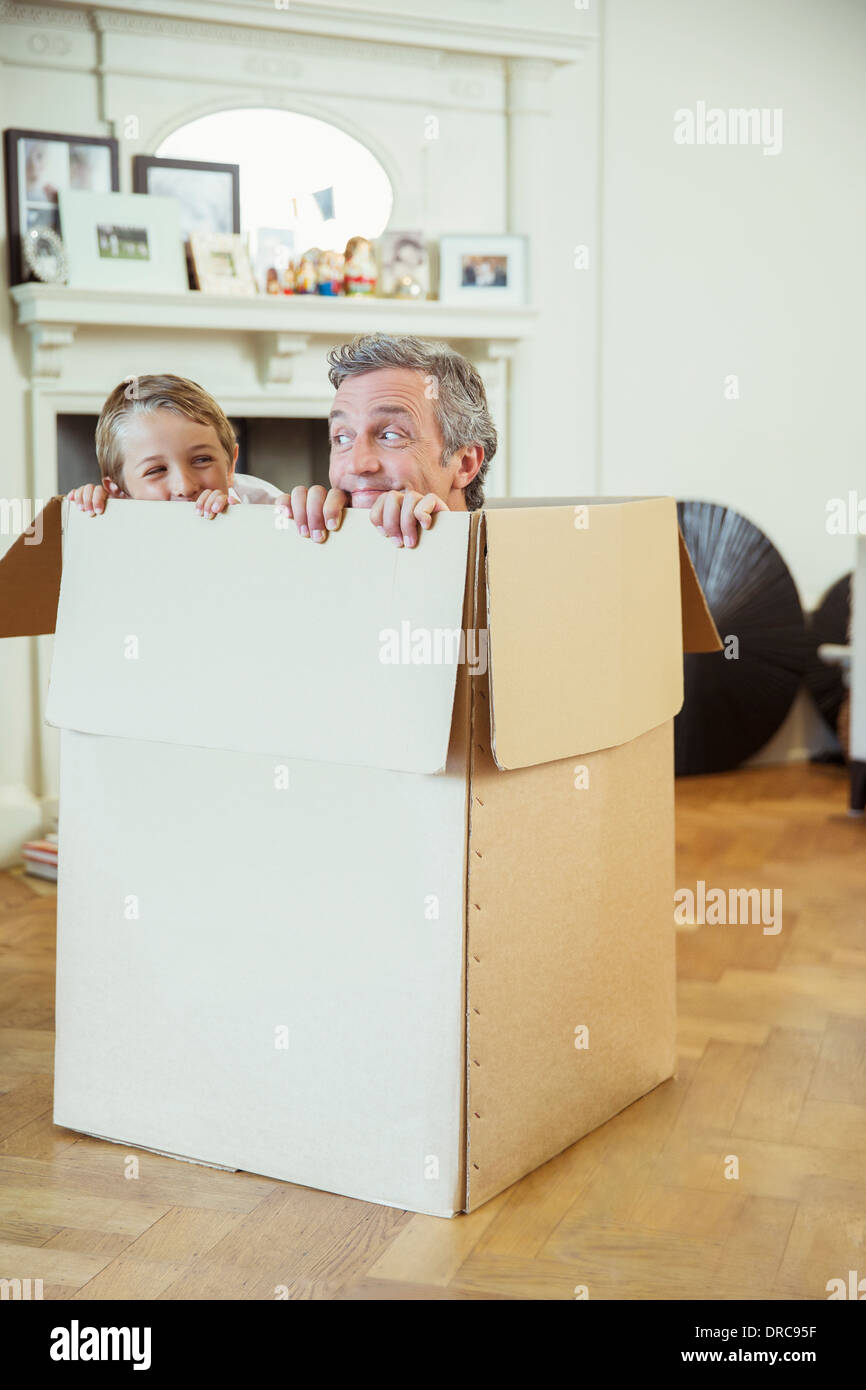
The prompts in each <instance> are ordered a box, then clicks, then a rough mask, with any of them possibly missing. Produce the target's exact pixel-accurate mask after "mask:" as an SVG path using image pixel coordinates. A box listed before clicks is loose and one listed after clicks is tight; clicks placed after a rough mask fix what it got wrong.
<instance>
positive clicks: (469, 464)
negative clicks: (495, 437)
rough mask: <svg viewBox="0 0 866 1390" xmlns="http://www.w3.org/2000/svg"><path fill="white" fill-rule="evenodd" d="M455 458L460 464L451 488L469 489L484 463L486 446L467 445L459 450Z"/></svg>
mask: <svg viewBox="0 0 866 1390" xmlns="http://www.w3.org/2000/svg"><path fill="white" fill-rule="evenodd" d="M455 458H458V459H459V460H460V462H459V465H458V468H457V472H456V473H455V475H454V481H453V482H452V484H451V486H452V487H468V486H469V484H470V483H471V482H472V479H473V478H474V477H475V476H476V475H477V473H478V470H479V468H480V467H481V465H482V463H483V462H484V445H483V444H466V445H465V446H464V447H463V448H462V449H458V451H457V453H456V455H455Z"/></svg>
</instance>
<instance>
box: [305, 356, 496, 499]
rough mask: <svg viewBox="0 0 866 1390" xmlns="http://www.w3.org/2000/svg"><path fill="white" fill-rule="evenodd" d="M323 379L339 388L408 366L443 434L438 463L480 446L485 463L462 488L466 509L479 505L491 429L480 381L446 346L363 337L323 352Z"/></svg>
mask: <svg viewBox="0 0 866 1390" xmlns="http://www.w3.org/2000/svg"><path fill="white" fill-rule="evenodd" d="M328 363H329V371H328V377H329V379H330V382H331V385H332V386H334V387H338V386H339V385H340V383H341V382H343V381H345V380H346V377H348V376H361V375H362V374H363V373H364V372H375V371H378V370H379V369H380V368H381V367H410V368H411V369H412V370H413V371H416V372H420V373H421V374H422V375H423V376H424V377H425V378H427V387H428V390H429V397H430V399H431V400H432V401H433V409H434V411H435V412H436V418H437V420H438V422H439V428H440V429H441V431H442V442H443V449H442V463H443V464H446V463H447V462H448V460H449V459H450V458H451V456H452V454H454V453H456V452H457V450H458V449H462V448H465V446H466V445H468V444H480V445H481V447H482V448H483V450H484V462H483V463H482V465H481V467H480V468H479V470H478V472H477V473H476V475H475V477H474V478H473V479H472V482H471V483H470V484H469V486H468V487H467V488H465V489H464V496H465V498H466V506H467V509H468V510H469V511H470V512H474V511H476V510H477V509H478V507H481V506H483V505H484V478H485V475H486V473H487V470H488V469H489V467H490V460H491V459H492V458H493V455H494V454H495V453H496V426H495V425H494V423H493V420H492V418H491V415H490V410H489V409H488V406H487V394H486V392H485V390H484V382H483V381H482V380H481V377H480V376H479V374H478V372H477V371H476V370H475V368H474V367H473V365H472V363H471V362H467V360H466V358H465V357H462V356H461V355H460V353H459V352H455V351H454V349H453V348H452V347H449V346H448V344H447V343H430V342H425V341H424V340H423V339H421V338H413V337H410V336H409V335H402V336H400V337H392V336H391V335H389V334H387V333H365V334H364V335H363V336H361V337H358V338H353V339H352V341H351V343H344V344H343V346H342V347H338V348H333V349H332V350H331V352H329V353H328Z"/></svg>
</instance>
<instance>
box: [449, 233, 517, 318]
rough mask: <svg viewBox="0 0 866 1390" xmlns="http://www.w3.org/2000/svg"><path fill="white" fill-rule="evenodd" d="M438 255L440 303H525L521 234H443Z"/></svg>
mask: <svg viewBox="0 0 866 1390" xmlns="http://www.w3.org/2000/svg"><path fill="white" fill-rule="evenodd" d="M439 255H440V267H439V298H440V300H442V302H443V303H445V304H470V303H471V304H481V303H484V304H494V303H495V304H525V303H526V238H525V237H522V236H479V235H477V234H476V235H471V236H443V237H442V238H441V239H440V243H439Z"/></svg>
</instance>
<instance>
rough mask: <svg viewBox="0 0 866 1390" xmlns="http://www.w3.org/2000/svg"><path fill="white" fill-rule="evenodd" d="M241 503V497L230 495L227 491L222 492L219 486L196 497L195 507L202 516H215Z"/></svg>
mask: <svg viewBox="0 0 866 1390" xmlns="http://www.w3.org/2000/svg"><path fill="white" fill-rule="evenodd" d="M239 505H240V501H239V498H237V497H229V496H228V495H227V494H226V493H225V492H220V491H219V489H218V488H214V487H211V488H208V489H207V491H206V492H200V493H199V495H198V497H197V498H196V499H195V509H196V511H197V512H198V513H199V515H200V516H206V517H214V516H219V514H220V512H224V511H225V510H226V508H228V507H237V506H239Z"/></svg>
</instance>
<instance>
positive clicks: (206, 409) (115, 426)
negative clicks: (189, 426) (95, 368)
mask: <svg viewBox="0 0 866 1390" xmlns="http://www.w3.org/2000/svg"><path fill="white" fill-rule="evenodd" d="M150 410H173V411H174V412H175V414H176V415H185V416H186V417H187V419H188V420H195V421H196V423H197V424H199V425H211V426H212V427H213V429H214V430H215V431H216V436H217V439H218V440H219V442H220V447H221V448H222V449H223V451H224V453H225V456H226V458H227V459H228V462H229V465H231V463H232V460H233V459H234V453H235V444H236V443H237V440H236V439H235V432H234V430H233V429H232V425H231V421H230V420H229V418H228V416H227V415H226V413H225V411H224V410H223V409H222V407H221V406H220V405H219V404H218V402H217V401H215V400H214V398H213V396H211V395H210V394H209V393H208V392H207V391H205V390H204V388H203V387H201V386H199V385H198V384H197V383H196V382H195V381H187V380H186V378H185V377H182V376H132V377H127V378H126V380H125V381H122V382H121V383H120V385H119V386H115V388H114V390H113V391H112V393H111V395H110V396H109V397H108V400H107V401H106V402H105V405H104V406H103V407H102V414H101V415H100V417H99V421H98V423H97V426H96V458H97V461H98V463H99V472H100V476H101V477H108V478H111V479H112V480H113V481H114V482H115V483H117V484H118V486H122V485H123V482H122V477H121V474H122V472H123V432H124V422H125V421H126V420H127V419H128V417H129V416H130V415H136V414H140V413H141V412H142V411H150Z"/></svg>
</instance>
